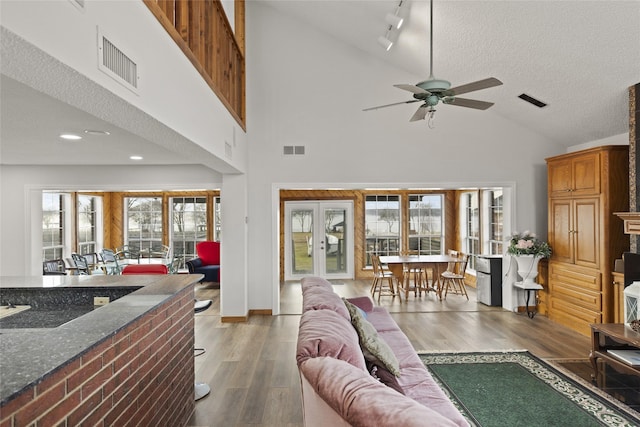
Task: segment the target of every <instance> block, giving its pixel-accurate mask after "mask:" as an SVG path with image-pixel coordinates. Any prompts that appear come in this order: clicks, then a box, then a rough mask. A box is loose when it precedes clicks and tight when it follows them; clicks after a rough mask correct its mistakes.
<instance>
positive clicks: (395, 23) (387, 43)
mask: <svg viewBox="0 0 640 427" xmlns="http://www.w3.org/2000/svg"><path fill="white" fill-rule="evenodd" d="M402 2H403V0H400V3H398V7H396V10H395V12H394V13H387V15H386V16H385V17H384V20H385V22H386V23H387V32H386V34H385V35H384V36H380V37H378V44H379V45H380V46H382V47H383V48H384V49H385V50H387V51H388V50H389V49H391V46H393V41H391V37H390V36H391V32H392V31H393V30H399V29H400V27H402V23H403V22H404V19H403V18H401V17H400V16H398V15H399V13H400V7H401V6H402Z"/></svg>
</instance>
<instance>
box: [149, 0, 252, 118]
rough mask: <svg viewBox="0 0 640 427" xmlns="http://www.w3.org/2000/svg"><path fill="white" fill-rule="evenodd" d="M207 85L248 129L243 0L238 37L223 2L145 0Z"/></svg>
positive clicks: (238, 13)
mask: <svg viewBox="0 0 640 427" xmlns="http://www.w3.org/2000/svg"><path fill="white" fill-rule="evenodd" d="M143 1H144V3H145V4H146V5H147V7H148V8H149V10H150V11H151V13H153V15H154V16H155V17H156V19H158V21H160V23H161V24H162V26H163V27H164V28H165V30H166V31H167V32H168V33H169V35H171V37H172V38H173V40H174V41H175V42H176V43H177V44H178V46H179V47H180V49H182V51H183V52H184V54H185V55H186V56H187V58H189V60H190V61H191V63H192V64H193V66H194V67H195V68H196V69H197V70H198V72H199V73H200V74H201V75H202V77H203V78H204V79H205V81H206V82H207V84H208V85H209V86H210V87H211V89H212V90H213V91H214V92H215V94H216V95H217V96H218V98H220V100H221V101H222V103H223V104H224V105H225V106H226V107H227V109H228V110H229V112H230V113H231V115H232V116H233V117H234V118H235V119H236V121H237V122H238V124H240V126H241V127H242V129H243V130H246V105H245V58H244V40H245V37H244V35H245V26H244V16H245V12H244V0H235V2H234V3H235V13H234V14H235V22H234V26H235V34H234V31H233V30H232V28H231V25H230V24H229V21H228V20H227V16H226V14H225V13H224V10H223V8H222V4H221V3H220V0H202V1H189V0H143Z"/></svg>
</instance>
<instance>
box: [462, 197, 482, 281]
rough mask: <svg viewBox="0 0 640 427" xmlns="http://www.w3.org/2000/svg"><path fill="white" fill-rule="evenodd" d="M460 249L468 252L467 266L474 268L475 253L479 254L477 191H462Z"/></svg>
mask: <svg viewBox="0 0 640 427" xmlns="http://www.w3.org/2000/svg"><path fill="white" fill-rule="evenodd" d="M462 208H463V227H464V228H463V236H462V251H463V252H464V253H466V254H469V264H468V268H469V269H472V270H475V265H476V255H479V254H480V251H481V248H480V208H479V201H478V192H477V191H474V192H469V193H463V195H462Z"/></svg>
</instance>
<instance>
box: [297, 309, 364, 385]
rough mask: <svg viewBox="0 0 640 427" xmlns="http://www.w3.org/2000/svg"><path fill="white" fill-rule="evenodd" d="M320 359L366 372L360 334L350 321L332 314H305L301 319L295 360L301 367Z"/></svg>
mask: <svg viewBox="0 0 640 427" xmlns="http://www.w3.org/2000/svg"><path fill="white" fill-rule="evenodd" d="M343 305H344V304H343ZM321 356H328V357H334V358H336V359H340V360H344V361H345V362H348V363H350V364H352V365H353V366H356V367H358V368H360V369H361V370H362V371H363V372H365V371H366V366H365V363H364V356H363V355H362V351H361V350H360V344H359V342H358V334H357V333H356V331H355V330H354V329H353V326H351V323H350V322H349V320H347V319H345V318H343V317H342V316H340V315H339V314H338V313H336V312H334V311H332V310H310V311H306V312H304V313H303V314H302V317H300V328H299V330H298V344H297V349H296V360H297V362H298V365H300V363H302V362H304V361H305V360H307V359H309V358H314V357H321ZM365 373H366V372H365Z"/></svg>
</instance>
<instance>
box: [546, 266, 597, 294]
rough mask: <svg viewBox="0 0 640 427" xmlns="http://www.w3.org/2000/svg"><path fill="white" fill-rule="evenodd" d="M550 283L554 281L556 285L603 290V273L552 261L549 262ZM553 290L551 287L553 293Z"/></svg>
mask: <svg viewBox="0 0 640 427" xmlns="http://www.w3.org/2000/svg"><path fill="white" fill-rule="evenodd" d="M549 283H550V284H552V283H554V284H555V285H556V287H574V288H578V289H582V290H587V291H591V292H601V291H602V274H601V273H600V272H599V271H598V270H592V269H589V268H584V267H579V266H575V265H571V264H564V263H555V262H553V261H551V262H549ZM550 286H551V285H550ZM553 292H554V291H553V289H551V293H553Z"/></svg>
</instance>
